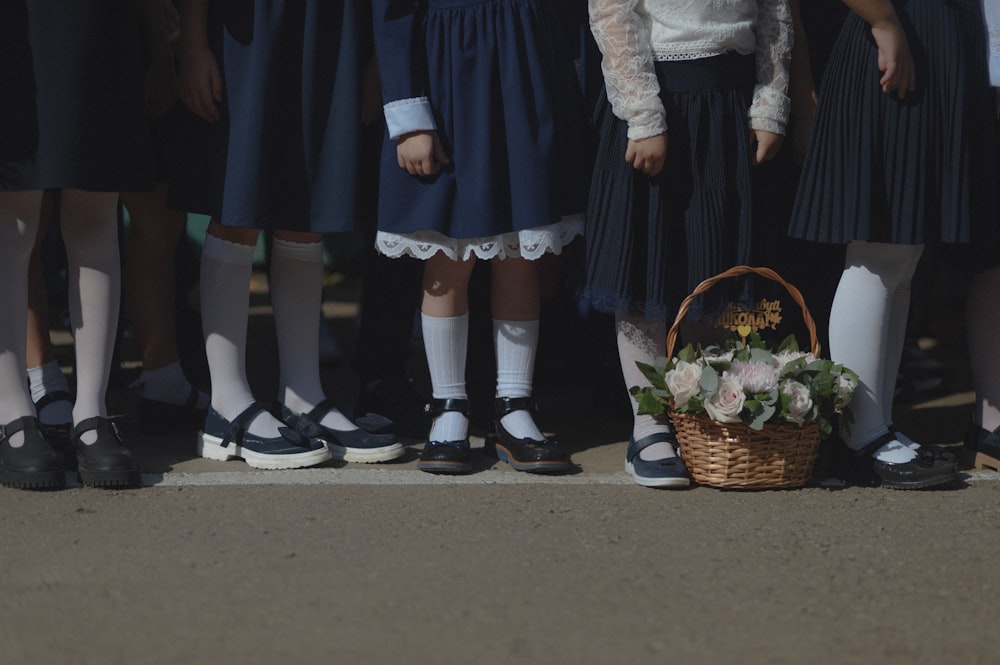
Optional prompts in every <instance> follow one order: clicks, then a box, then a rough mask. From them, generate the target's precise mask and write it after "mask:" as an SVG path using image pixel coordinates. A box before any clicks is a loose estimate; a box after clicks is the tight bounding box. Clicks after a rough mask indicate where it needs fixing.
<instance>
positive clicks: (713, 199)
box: [582, 54, 756, 319]
mask: <svg viewBox="0 0 1000 665" xmlns="http://www.w3.org/2000/svg"><path fill="white" fill-rule="evenodd" d="M656 73H657V78H658V79H659V82H660V98H661V99H662V101H663V104H664V107H665V109H666V114H667V137H668V145H667V156H666V161H665V164H664V168H663V171H662V172H661V173H660V174H659V175H658V176H656V177H654V178H650V177H649V176H647V175H645V174H643V173H642V172H640V171H636V170H635V169H633V168H632V166H631V165H629V164H628V163H627V162H626V161H625V149H626V147H627V145H628V125H627V123H625V122H623V121H622V120H621V119H619V118H618V117H616V116H615V115H614V113H612V111H611V105H610V103H609V102H608V101H607V97H606V95H605V96H603V99H602V100H601V102H600V104H599V107H598V109H597V117H596V119H597V123H598V125H599V127H600V141H599V146H598V154H597V160H596V165H595V169H594V175H593V179H592V182H591V187H590V200H589V204H588V207H587V227H586V234H585V237H586V239H587V277H586V284H585V286H584V289H583V293H582V295H583V297H584V298H586V299H587V300H588V301H589V302H590V303H591V304H592V305H593V307H594V308H596V309H598V310H600V311H604V312H609V313H621V314H630V315H641V316H645V317H646V318H650V319H662V318H664V317H666V316H668V315H670V316H672V315H673V312H675V311H676V309H677V306H678V305H679V304H680V301H681V300H683V299H684V297H685V296H687V294H688V293H690V292H691V291H692V290H694V287H696V286H697V285H698V284H699V283H700V282H701V281H702V280H704V279H706V278H708V277H711V276H713V275H715V274H718V273H720V272H722V271H724V270H726V269H728V268H730V267H732V266H733V265H737V264H743V263H746V262H747V260H748V258H749V254H750V230H751V195H750V154H749V129H748V124H747V122H748V121H747V110H748V109H749V108H750V103H751V101H752V95H753V88H754V82H755V81H756V69H755V64H754V57H753V56H752V55H748V56H742V55H737V54H726V55H720V56H715V57H712V58H703V59H699V60H689V61H671V62H657V63H656Z"/></svg>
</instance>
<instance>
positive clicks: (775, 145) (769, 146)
mask: <svg viewBox="0 0 1000 665" xmlns="http://www.w3.org/2000/svg"><path fill="white" fill-rule="evenodd" d="M751 131H752V133H753V143H754V144H756V145H751V148H752V149H753V163H754V166H757V165H759V164H763V163H764V162H766V161H768V160H770V159H774V156H775V155H777V154H778V150H780V149H781V143H782V141H784V139H785V137H784V136H782V135H781V134H775V133H774V132H769V131H767V130H765V129H754V130H751Z"/></svg>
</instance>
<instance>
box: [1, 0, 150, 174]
mask: <svg viewBox="0 0 1000 665" xmlns="http://www.w3.org/2000/svg"><path fill="white" fill-rule="evenodd" d="M135 6H136V3H135V2H131V1H129V0H73V1H72V2H67V1H66V0H5V1H4V2H2V3H0V191H33V190H41V189H50V188H51V189H58V188H73V189H83V190H88V191H99V192H118V191H132V190H148V189H152V186H153V164H152V158H151V147H150V142H151V140H150V130H149V127H148V124H147V123H148V120H147V115H146V111H145V108H144V105H143V88H142V84H143V71H142V65H141V57H140V44H139V22H138V17H137V15H136V11H135Z"/></svg>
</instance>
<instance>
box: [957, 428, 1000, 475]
mask: <svg viewBox="0 0 1000 665" xmlns="http://www.w3.org/2000/svg"><path fill="white" fill-rule="evenodd" d="M965 449H966V452H967V453H968V456H969V458H970V459H969V466H971V467H972V468H974V469H990V470H991V471H1000V427H998V428H996V429H995V430H993V431H992V432H991V431H989V430H987V429H983V428H982V427H980V426H979V425H976V424H975V423H969V431H968V433H967V434H966V436H965Z"/></svg>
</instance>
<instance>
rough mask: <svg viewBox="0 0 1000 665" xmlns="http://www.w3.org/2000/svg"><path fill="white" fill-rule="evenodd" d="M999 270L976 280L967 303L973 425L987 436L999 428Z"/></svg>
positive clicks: (996, 269)
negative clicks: (997, 338) (981, 429)
mask: <svg viewBox="0 0 1000 665" xmlns="http://www.w3.org/2000/svg"><path fill="white" fill-rule="evenodd" d="M998 298H1000V268H993V269H991V270H985V271H983V272H982V273H980V274H979V275H977V276H976V277H975V279H974V280H973V282H972V286H971V288H970V289H969V298H968V300H967V301H966V305H965V306H966V316H967V324H966V325H967V328H968V336H969V360H970V365H971V367H972V382H973V385H974V386H975V388H976V407H975V409H974V410H973V412H972V422H973V423H975V424H976V425H978V426H979V427H981V428H983V429H984V430H986V431H988V432H993V431H994V430H996V429H997V428H998V427H1000V345H997V342H996V331H997V330H1000V303H998V302H997V299H998Z"/></svg>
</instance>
